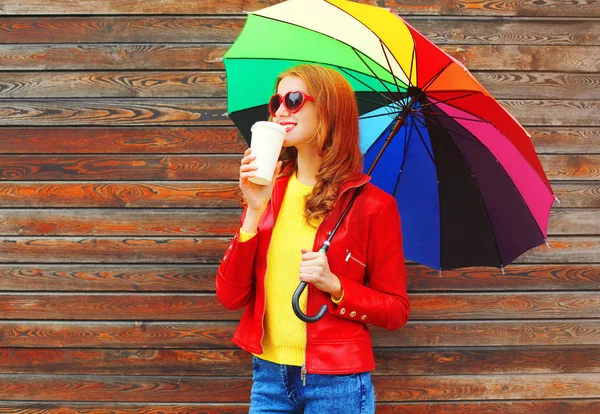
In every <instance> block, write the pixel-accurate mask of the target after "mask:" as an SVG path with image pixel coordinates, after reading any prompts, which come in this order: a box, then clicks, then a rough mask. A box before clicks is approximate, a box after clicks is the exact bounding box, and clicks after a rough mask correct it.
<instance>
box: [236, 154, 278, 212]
mask: <svg viewBox="0 0 600 414" xmlns="http://www.w3.org/2000/svg"><path fill="white" fill-rule="evenodd" d="M255 159H256V155H254V154H252V149H251V148H248V149H247V150H246V152H245V153H244V157H243V158H242V161H241V164H242V165H241V166H240V189H241V190H242V193H243V194H244V198H245V199H246V202H247V203H248V212H252V213H256V214H258V215H259V216H260V215H262V213H264V211H265V210H266V208H267V204H268V203H269V200H270V199H271V192H272V191H273V184H274V183H275V178H276V177H277V176H278V175H279V172H280V170H281V164H282V163H281V161H278V162H277V165H276V167H275V173H274V174H273V178H272V179H271V183H270V184H269V185H259V184H254V183H253V182H250V181H249V180H248V178H251V177H254V176H255V175H256V174H255V171H256V169H257V167H256V164H254V163H253V161H254V160H255Z"/></svg>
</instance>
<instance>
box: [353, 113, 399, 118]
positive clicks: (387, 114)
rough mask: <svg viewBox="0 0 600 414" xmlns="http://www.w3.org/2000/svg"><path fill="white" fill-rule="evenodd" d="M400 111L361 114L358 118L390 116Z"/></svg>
mask: <svg viewBox="0 0 600 414" xmlns="http://www.w3.org/2000/svg"><path fill="white" fill-rule="evenodd" d="M401 112H402V111H392V112H387V113H385V114H376V115H367V116H364V115H363V116H361V117H360V119H369V118H377V117H379V116H391V115H398V114H400V113H401Z"/></svg>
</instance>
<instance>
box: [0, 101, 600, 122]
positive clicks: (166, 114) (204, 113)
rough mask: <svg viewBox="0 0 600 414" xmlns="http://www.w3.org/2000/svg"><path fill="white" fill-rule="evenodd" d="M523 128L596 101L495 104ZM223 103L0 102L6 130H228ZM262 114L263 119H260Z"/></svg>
mask: <svg viewBox="0 0 600 414" xmlns="http://www.w3.org/2000/svg"><path fill="white" fill-rule="evenodd" d="M498 102H499V103H500V104H501V105H503V106H504V107H505V108H506V109H507V110H508V111H509V112H510V113H511V114H513V115H514V116H515V117H516V118H517V119H518V121H519V122H521V123H522V124H523V125H524V126H544V125H552V126H582V127H593V126H600V101H594V100H591V101H567V100H535V99H532V100H510V99H509V100H498ZM226 106H227V104H226V102H225V100H223V99H195V100H189V99H165V100H160V101H157V100H148V99H130V100H126V99H107V100H100V101H98V100H97V101H92V102H82V101H80V100H55V101H52V102H50V101H35V100H31V101H29V100H20V101H14V100H9V99H7V100H2V101H0V124H3V125H6V126H24V125H31V126H77V125H81V126H83V125H90V126H102V125H114V126H127V125H132V126H133V125H144V126H160V125H177V126H179V125H184V126H230V125H232V121H231V120H230V119H229V117H228V116H227V110H226ZM266 117H267V114H265V119H266Z"/></svg>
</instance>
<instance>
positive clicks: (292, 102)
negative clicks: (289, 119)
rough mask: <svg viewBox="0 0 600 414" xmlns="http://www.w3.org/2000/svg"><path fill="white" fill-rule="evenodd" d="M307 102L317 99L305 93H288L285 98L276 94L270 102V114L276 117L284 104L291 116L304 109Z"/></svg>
mask: <svg viewBox="0 0 600 414" xmlns="http://www.w3.org/2000/svg"><path fill="white" fill-rule="evenodd" d="M306 101H310V102H314V101H315V98H313V97H312V96H310V95H307V94H306V93H305V92H304V91H293V92H288V93H286V94H285V95H284V96H281V95H280V94H278V93H276V94H275V95H273V96H271V100H269V112H270V113H271V115H272V116H275V113H276V112H277V110H278V109H279V107H280V106H281V104H283V107H284V108H285V109H286V110H287V111H288V112H289V113H290V114H295V113H296V112H298V111H299V110H300V109H302V107H303V106H304V103H305V102H306Z"/></svg>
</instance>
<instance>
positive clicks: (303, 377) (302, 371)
mask: <svg viewBox="0 0 600 414" xmlns="http://www.w3.org/2000/svg"><path fill="white" fill-rule="evenodd" d="M367 182H368V181H367ZM367 182H364V183H362V184H361V185H353V186H350V187H348V188H346V189H344V191H342V193H341V194H340V195H339V196H338V199H339V198H340V197H341V196H342V195H343V194H344V193H345V192H346V191H348V190H350V189H352V188H358V187H362V186H363V185H365V184H367ZM322 224H323V221H321V223H320V224H319V226H318V227H317V232H316V233H315V238H316V235H317V234H319V229H321V225H322ZM325 240H327V239H325ZM269 243H271V241H270V240H269ZM314 247H315V246H314V242H313V249H314ZM346 252H347V253H350V252H349V251H348V250H346ZM353 259H354V258H353ZM355 260H356V259H355ZM346 261H348V260H347V259H346ZM359 263H360V262H359ZM309 290H310V289H308V286H307V287H306V308H307V309H308V292H309ZM265 292H266V290H265ZM263 321H264V315H263ZM263 324H264V322H263ZM263 332H264V327H263ZM261 346H262V340H261ZM307 355H308V324H307V325H306V347H305V348H304V362H303V363H302V367H301V368H300V379H301V380H302V386H306V374H307V373H308V371H307V370H306V360H307Z"/></svg>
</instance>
